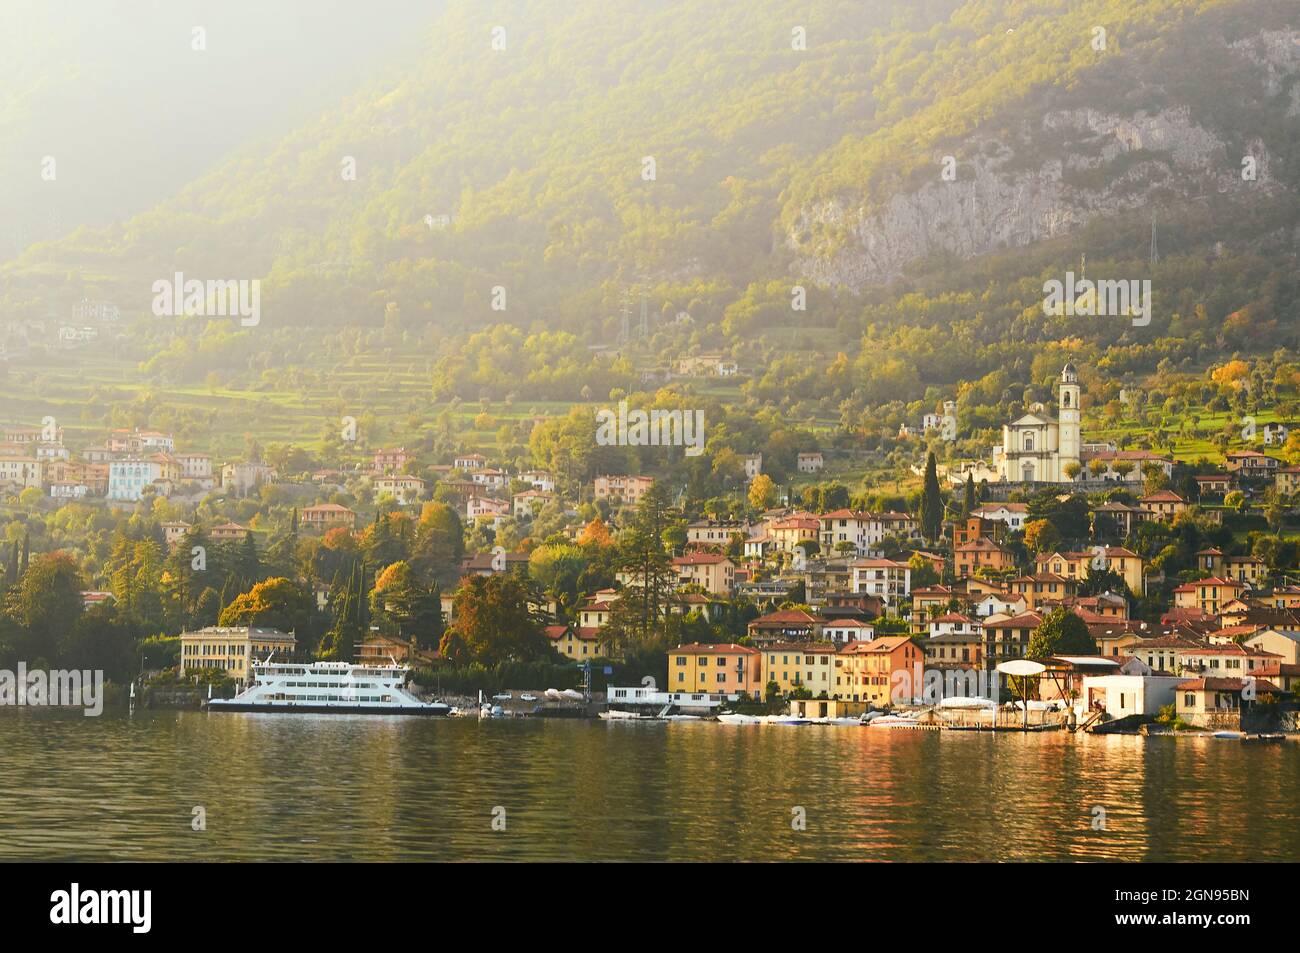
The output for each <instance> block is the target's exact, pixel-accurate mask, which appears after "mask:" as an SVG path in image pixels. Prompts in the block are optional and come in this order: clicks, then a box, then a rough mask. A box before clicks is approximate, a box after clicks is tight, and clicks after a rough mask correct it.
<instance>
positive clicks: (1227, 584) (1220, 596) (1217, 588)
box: [1174, 576, 1245, 615]
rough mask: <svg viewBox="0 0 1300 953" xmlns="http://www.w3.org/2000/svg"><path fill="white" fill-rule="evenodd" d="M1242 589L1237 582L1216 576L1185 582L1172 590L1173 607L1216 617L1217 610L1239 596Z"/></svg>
mask: <svg viewBox="0 0 1300 953" xmlns="http://www.w3.org/2000/svg"><path fill="white" fill-rule="evenodd" d="M1244 588H1245V587H1244V586H1242V584H1241V583H1239V582H1234V581H1233V580H1231V579H1220V578H1219V577H1218V576H1210V577H1209V578H1207V579H1198V580H1196V581H1195V582H1185V583H1183V584H1182V585H1181V586H1178V587H1177V588H1176V589H1174V606H1175V608H1178V609H1200V610H1201V611H1202V612H1206V613H1209V614H1210V615H1218V613H1219V609H1220V608H1221V607H1223V606H1225V605H1227V604H1228V603H1229V602H1231V601H1232V600H1234V599H1236V598H1237V597H1238V596H1240V595H1241V592H1242V590H1243V589H1244Z"/></svg>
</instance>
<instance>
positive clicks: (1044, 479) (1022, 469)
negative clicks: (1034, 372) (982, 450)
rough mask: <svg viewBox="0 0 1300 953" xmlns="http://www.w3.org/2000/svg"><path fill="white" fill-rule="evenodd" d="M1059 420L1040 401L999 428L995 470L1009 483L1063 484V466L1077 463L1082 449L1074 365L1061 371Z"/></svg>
mask: <svg viewBox="0 0 1300 953" xmlns="http://www.w3.org/2000/svg"><path fill="white" fill-rule="evenodd" d="M1057 408H1058V410H1057V413H1058V414H1059V415H1060V417H1059V419H1056V418H1053V417H1052V416H1051V415H1049V414H1048V413H1047V411H1046V409H1045V408H1044V407H1043V406H1042V405H1041V404H1035V405H1034V406H1033V407H1031V408H1030V411H1029V413H1027V414H1025V415H1024V416H1023V417H1021V418H1020V419H1018V420H1013V421H1012V422H1011V423H1009V424H1006V425H1004V426H1003V428H1002V447H1001V448H1000V449H1001V452H1000V453H998V454H997V457H998V470H999V472H1000V473H1001V475H1002V479H1004V480H1006V481H1007V482H1009V483H1066V482H1069V481H1070V476H1069V474H1068V473H1066V467H1067V466H1068V465H1069V464H1071V463H1074V464H1080V462H1081V461H1080V459H1079V455H1080V451H1081V449H1082V439H1083V437H1082V434H1081V425H1080V421H1081V416H1080V410H1079V375H1078V373H1077V372H1076V371H1075V369H1074V365H1073V364H1066V365H1065V369H1064V370H1062V371H1061V380H1060V384H1059V390H1058V393H1057Z"/></svg>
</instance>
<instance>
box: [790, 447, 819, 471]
mask: <svg viewBox="0 0 1300 953" xmlns="http://www.w3.org/2000/svg"><path fill="white" fill-rule="evenodd" d="M825 466H826V460H825V458H824V457H823V456H822V454H821V451H820V450H812V451H807V452H804V453H800V454H799V455H798V457H796V458H795V469H797V470H798V471H799V472H800V473H820V472H821V471H822V468H824V467H825Z"/></svg>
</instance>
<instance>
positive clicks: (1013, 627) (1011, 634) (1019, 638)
mask: <svg viewBox="0 0 1300 953" xmlns="http://www.w3.org/2000/svg"><path fill="white" fill-rule="evenodd" d="M1042 621H1043V617H1042V616H1041V615H1039V614H1038V613H1037V612H1032V611H1031V612H1026V613H1025V614H1024V615H1018V616H1015V617H1013V618H1010V619H997V620H989V621H987V622H985V623H984V646H983V651H982V653H981V654H982V656H983V659H984V664H985V666H986V667H987V668H988V669H989V670H992V669H995V668H997V666H998V665H1000V664H1001V663H1002V662H1009V661H1011V660H1013V659H1020V658H1024V657H1025V656H1026V654H1027V653H1028V650H1029V639H1030V637H1032V636H1033V634H1034V630H1035V629H1037V628H1038V626H1039V625H1040V624H1041V623H1042Z"/></svg>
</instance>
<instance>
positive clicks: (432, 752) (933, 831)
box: [0, 709, 1300, 861]
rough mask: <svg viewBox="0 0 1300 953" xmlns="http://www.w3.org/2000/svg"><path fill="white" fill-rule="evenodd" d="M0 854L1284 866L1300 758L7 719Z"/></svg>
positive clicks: (1123, 745)
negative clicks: (194, 822) (1101, 822)
mask: <svg viewBox="0 0 1300 953" xmlns="http://www.w3.org/2000/svg"><path fill="white" fill-rule="evenodd" d="M196 806H201V807H203V808H204V809H205V810H206V820H207V830H206V831H204V832H195V831H193V830H191V819H192V816H193V815H192V810H193V808H194V807H196ZM796 807H798V808H802V809H803V811H804V813H805V816H806V829H805V830H802V831H796V830H793V829H792V826H791V825H792V820H793V819H794V818H795V817H796V813H795V812H794V809H795V808H796ZM1097 807H1100V808H1102V809H1104V811H1105V825H1106V829H1105V830H1094V829H1093V825H1094V818H1095V817H1098V816H1099V815H1098V814H1097V813H1096V812H1095V810H1094V809H1095V808H1097ZM495 808H504V812H505V813H504V818H505V825H506V830H504V831H494V830H493V827H492V822H493V811H494V809H495ZM497 813H498V816H499V815H500V812H499V811H498V812H497ZM0 859H4V860H17V859H40V860H69V861H73V860H76V861H85V860H92V861H109V860H212V861H228V860H282V861H291V860H359V861H424V860H441V861H473V860H639V861H693V860H702V861H703V860H724V861H725V860H751V861H767V860H892V861H902V860H917V861H936V860H943V861H976V860H994V861H1007V860H1120V861H1149V860H1184V861H1194V860H1222V861H1244V860H1255V861H1258V860H1271V861H1283V860H1290V861H1294V860H1297V859H1300V744H1297V743H1296V742H1293V741H1288V742H1287V743H1285V744H1282V745H1243V744H1241V743H1240V742H1237V741H1224V740H1216V739H1211V738H1177V739H1174V738H1141V737H1126V736H1082V737H1076V736H1071V735H1069V734H1067V733H1064V732H1053V733H1047V734H1030V735H1019V734H1014V733H1008V734H999V735H990V734H974V733H967V732H938V731H905V730H901V731H900V730H885V729H869V728H829V727H817V726H808V727H798V728H791V727H778V726H762V727H759V726H728V725H718V724H710V723H676V724H627V723H623V724H619V723H610V724H607V723H605V722H599V721H593V722H583V721H534V720H499V721H484V722H479V721H477V720H470V719H464V720H461V719H420V718H375V717H364V716H305V715H294V716H285V715H266V714H233V713H223V714H207V713H198V712H156V711H148V712H136V713H135V714H133V715H130V716H128V715H126V714H112V713H105V714H104V715H103V716H101V717H99V718H86V717H84V716H82V715H81V714H80V713H71V712H59V711H30V710H28V711H15V710H12V709H11V710H7V711H3V712H0Z"/></svg>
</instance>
